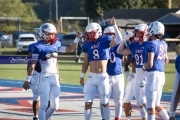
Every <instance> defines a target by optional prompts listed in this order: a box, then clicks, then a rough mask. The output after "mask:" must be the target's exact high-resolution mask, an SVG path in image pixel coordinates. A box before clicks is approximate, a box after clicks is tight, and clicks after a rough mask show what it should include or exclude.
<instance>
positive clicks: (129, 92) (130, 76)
mask: <svg viewBox="0 0 180 120" xmlns="http://www.w3.org/2000/svg"><path fill="white" fill-rule="evenodd" d="M130 64H132V73H130V70H129V65H130ZM124 70H125V72H126V80H127V84H126V87H125V93H124V94H125V95H124V98H123V103H124V111H125V115H126V118H127V120H130V119H131V112H132V106H131V100H132V99H133V96H134V82H135V77H136V76H135V73H136V63H135V61H134V60H132V57H131V55H127V59H126V63H125V66H124Z"/></svg>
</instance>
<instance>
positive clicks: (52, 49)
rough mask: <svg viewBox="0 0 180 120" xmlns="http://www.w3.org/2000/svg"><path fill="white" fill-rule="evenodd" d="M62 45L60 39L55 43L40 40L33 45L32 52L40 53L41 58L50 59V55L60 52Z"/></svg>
mask: <svg viewBox="0 0 180 120" xmlns="http://www.w3.org/2000/svg"><path fill="white" fill-rule="evenodd" d="M60 47H61V42H60V41H58V40H57V41H56V42H55V43H53V44H46V43H45V42H44V41H39V42H38V43H37V44H35V45H34V46H33V47H32V52H33V53H35V54H39V58H38V59H39V60H42V61H45V60H47V59H49V57H54V56H53V53H58V49H59V48H60ZM56 57H57V56H56Z"/></svg>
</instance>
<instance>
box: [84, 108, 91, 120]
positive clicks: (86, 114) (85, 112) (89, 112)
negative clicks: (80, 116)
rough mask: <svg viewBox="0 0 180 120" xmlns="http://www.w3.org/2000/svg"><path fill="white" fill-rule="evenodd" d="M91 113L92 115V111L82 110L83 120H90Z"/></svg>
mask: <svg viewBox="0 0 180 120" xmlns="http://www.w3.org/2000/svg"><path fill="white" fill-rule="evenodd" d="M91 113H92V109H89V110H84V119H85V120H90V119H91Z"/></svg>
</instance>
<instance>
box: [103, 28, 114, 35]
mask: <svg viewBox="0 0 180 120" xmlns="http://www.w3.org/2000/svg"><path fill="white" fill-rule="evenodd" d="M103 34H104V35H105V34H115V30H114V28H113V27H112V26H109V27H107V28H105V29H104V33H103Z"/></svg>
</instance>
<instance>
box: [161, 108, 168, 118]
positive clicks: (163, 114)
mask: <svg viewBox="0 0 180 120" xmlns="http://www.w3.org/2000/svg"><path fill="white" fill-rule="evenodd" d="M159 113H160V115H161V117H162V118H163V119H164V120H169V115H168V113H167V111H166V110H165V109H162V110H161V111H160V112H159Z"/></svg>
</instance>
